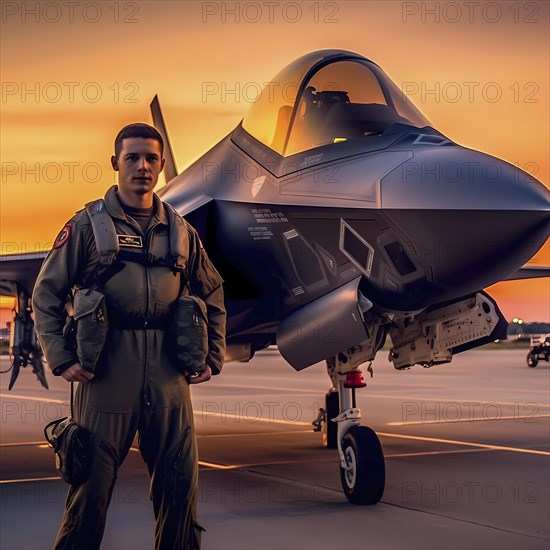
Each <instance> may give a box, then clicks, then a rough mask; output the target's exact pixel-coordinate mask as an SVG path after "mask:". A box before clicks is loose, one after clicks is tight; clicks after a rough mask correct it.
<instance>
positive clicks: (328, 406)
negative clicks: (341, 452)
mask: <svg viewBox="0 0 550 550" xmlns="http://www.w3.org/2000/svg"><path fill="white" fill-rule="evenodd" d="M325 411H326V412H325V421H324V422H323V424H322V426H321V433H322V434H323V445H324V446H325V447H326V448H327V449H336V448H337V447H338V424H337V423H336V422H333V421H332V420H331V418H335V417H337V416H338V413H339V412H340V405H339V403H338V392H336V391H332V392H330V391H329V392H328V393H327V394H326V396H325Z"/></svg>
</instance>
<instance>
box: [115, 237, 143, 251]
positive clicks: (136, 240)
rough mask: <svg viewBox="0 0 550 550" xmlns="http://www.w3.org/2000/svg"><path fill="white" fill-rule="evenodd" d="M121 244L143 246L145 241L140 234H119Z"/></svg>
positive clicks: (132, 246)
mask: <svg viewBox="0 0 550 550" xmlns="http://www.w3.org/2000/svg"><path fill="white" fill-rule="evenodd" d="M117 239H118V244H119V246H129V247H131V248H143V241H142V240H141V237H140V236H139V235H117Z"/></svg>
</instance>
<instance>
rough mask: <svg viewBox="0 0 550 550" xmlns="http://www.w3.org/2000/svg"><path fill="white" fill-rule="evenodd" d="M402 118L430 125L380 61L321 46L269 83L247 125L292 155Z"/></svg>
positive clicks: (254, 133)
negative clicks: (384, 70) (322, 48)
mask: <svg viewBox="0 0 550 550" xmlns="http://www.w3.org/2000/svg"><path fill="white" fill-rule="evenodd" d="M297 98H298V99H297ZM396 123H401V124H408V125H411V126H415V127H417V128H423V127H424V126H430V122H429V121H428V120H427V119H426V118H425V117H424V116H423V115H422V113H420V111H419V110H418V109H417V108H416V107H415V106H414V105H413V104H412V103H411V102H410V101H409V100H408V99H407V97H406V96H405V94H404V93H403V92H401V90H400V89H399V88H398V87H397V86H396V85H395V84H394V83H393V82H392V81H391V80H390V79H389V78H388V77H387V76H386V75H385V74H384V72H383V71H382V69H380V67H378V66H377V65H376V64H374V63H372V62H371V61H369V60H368V59H366V58H364V57H362V56H360V55H358V54H355V53H352V52H345V51H342V50H321V51H317V52H312V53H309V54H307V55H304V56H303V57H300V58H299V59H297V60H295V61H294V62H292V63H291V64H290V65H288V66H287V67H285V68H284V69H283V70H282V71H281V72H280V73H279V74H278V75H277V76H276V77H275V78H274V79H273V80H272V81H271V82H269V83H267V84H266V86H265V87H264V89H263V90H262V93H261V95H260V96H259V98H258V100H257V101H256V102H255V103H254V105H253V106H252V107H251V108H250V110H249V111H248V113H247V114H246V116H245V118H244V119H243V122H242V126H243V128H244V129H245V130H246V131H247V132H248V133H249V134H251V135H252V136H253V137H255V138H256V139H257V140H258V141H260V142H261V143H263V144H264V145H267V146H268V147H270V148H271V149H273V150H275V151H276V152H277V153H279V154H280V155H283V156H285V157H287V156H290V155H294V154H296V153H300V152H302V151H306V150H309V149H313V148H315V147H320V146H322V145H328V144H330V143H340V142H342V141H347V140H349V139H355V138H360V137H365V136H370V135H374V134H380V133H381V132H383V131H384V130H385V129H386V128H389V127H390V126H391V125H392V124H396Z"/></svg>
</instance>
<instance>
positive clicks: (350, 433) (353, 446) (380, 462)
mask: <svg viewBox="0 0 550 550" xmlns="http://www.w3.org/2000/svg"><path fill="white" fill-rule="evenodd" d="M368 370H369V372H371V376H372V369H371V368H370V366H369V369H368ZM327 371H328V374H329V376H330V377H331V379H332V382H333V388H332V391H329V393H327V396H326V409H325V418H324V422H323V424H324V425H323V440H324V442H325V446H327V447H329V448H333V447H332V446H331V445H334V443H335V447H337V448H338V454H339V457H340V480H341V482H342V488H343V490H344V494H345V495H346V498H347V499H348V500H349V502H351V503H352V504H376V503H377V502H379V501H380V499H381V498H382V494H383V493H384V485H385V479H386V475H385V464H384V452H383V450H382V446H381V444H380V440H379V439H378V436H377V435H376V433H375V432H374V431H373V430H372V429H371V428H369V427H367V426H360V425H359V422H360V420H361V411H360V409H359V408H357V406H356V400H355V390H356V389H357V388H362V387H365V386H366V384H365V382H364V381H363V377H362V375H361V371H360V370H358V369H357V365H355V366H353V364H352V362H348V361H346V362H344V363H342V362H341V361H340V360H339V358H338V357H335V358H331V359H329V360H327ZM336 388H337V391H335V389H336ZM335 413H336V414H335ZM333 415H334V416H333ZM331 425H332V426H335V428H336V429H334V427H332V426H331ZM325 434H326V435H325Z"/></svg>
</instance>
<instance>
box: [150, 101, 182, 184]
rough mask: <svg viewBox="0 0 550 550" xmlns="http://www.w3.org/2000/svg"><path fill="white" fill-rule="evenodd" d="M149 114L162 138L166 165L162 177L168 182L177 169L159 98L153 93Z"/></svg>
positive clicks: (173, 176) (176, 172)
mask: <svg viewBox="0 0 550 550" xmlns="http://www.w3.org/2000/svg"><path fill="white" fill-rule="evenodd" d="M151 114H152V115H153V124H154V125H155V128H156V129H157V130H158V131H159V132H160V135H161V136H162V139H163V140H164V158H165V159H166V165H165V166H164V177H165V178H166V183H168V182H169V181H171V180H172V179H174V178H175V177H176V176H177V175H178V169H177V167H176V159H175V158H174V152H173V151H172V145H171V144H170V139H169V138H168V132H167V130H166V124H165V122H164V117H163V116H162V111H161V109H160V103H159V98H158V96H157V95H155V97H154V98H153V101H152V102H151Z"/></svg>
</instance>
